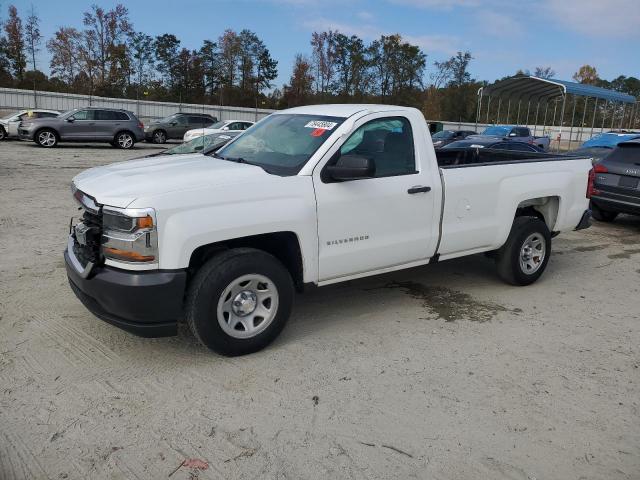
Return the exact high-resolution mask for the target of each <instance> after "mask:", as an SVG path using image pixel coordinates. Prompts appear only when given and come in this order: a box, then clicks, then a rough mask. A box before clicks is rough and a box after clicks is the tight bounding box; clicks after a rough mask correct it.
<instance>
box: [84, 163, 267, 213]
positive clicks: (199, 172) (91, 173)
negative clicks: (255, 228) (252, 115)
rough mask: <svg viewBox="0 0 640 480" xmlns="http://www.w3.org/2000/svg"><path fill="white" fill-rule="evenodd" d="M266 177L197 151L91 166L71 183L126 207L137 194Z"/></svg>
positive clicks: (102, 201) (261, 172) (102, 200)
mask: <svg viewBox="0 0 640 480" xmlns="http://www.w3.org/2000/svg"><path fill="white" fill-rule="evenodd" d="M265 176H269V174H268V173H266V172H265V171H264V170H263V169H262V168H260V167H256V166H255V165H247V164H240V163H235V162H231V161H227V160H220V159H217V158H213V157H209V156H206V155H202V154H200V153H196V154H189V155H165V156H160V157H153V158H143V159H140V160H130V161H127V162H119V163H113V164H111V165H105V166H102V167H96V168H91V169H89V170H86V171H84V172H82V173H80V174H79V175H77V176H76V177H74V179H73V183H74V185H75V186H76V188H78V189H79V190H81V191H83V192H84V193H86V194H88V195H90V196H92V197H93V198H94V199H95V200H96V201H97V202H98V203H100V204H104V205H110V206H113V207H119V208H126V207H127V206H129V205H130V204H131V203H132V202H133V201H134V200H136V199H137V198H140V197H147V198H148V197H150V196H153V195H161V194H165V193H170V192H176V191H181V190H193V189H196V188H199V187H205V186H208V187H215V186H220V185H231V184H239V183H244V182H250V181H255V180H259V179H260V177H262V178H264V177H265ZM152 206H153V205H149V207H152Z"/></svg>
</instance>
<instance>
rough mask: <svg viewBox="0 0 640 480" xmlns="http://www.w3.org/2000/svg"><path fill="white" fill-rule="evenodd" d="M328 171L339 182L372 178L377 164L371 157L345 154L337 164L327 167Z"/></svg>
mask: <svg viewBox="0 0 640 480" xmlns="http://www.w3.org/2000/svg"><path fill="white" fill-rule="evenodd" d="M327 173H328V174H329V176H330V177H331V178H332V179H333V180H337V181H339V182H344V181H348V180H358V179H361V178H371V177H373V176H375V174H376V164H375V162H374V161H373V160H372V159H371V158H367V157H362V156H360V155H343V156H341V157H340V158H339V159H338V161H337V162H336V164H335V165H330V166H328V167H327Z"/></svg>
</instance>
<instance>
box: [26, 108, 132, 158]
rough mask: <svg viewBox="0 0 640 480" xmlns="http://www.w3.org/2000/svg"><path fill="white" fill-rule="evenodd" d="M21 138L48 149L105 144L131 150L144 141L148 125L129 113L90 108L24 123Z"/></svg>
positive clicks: (111, 109) (110, 109)
mask: <svg viewBox="0 0 640 480" xmlns="http://www.w3.org/2000/svg"><path fill="white" fill-rule="evenodd" d="M18 135H19V136H20V139H22V140H32V141H34V142H36V143H37V144H38V145H40V146H41V147H46V148H51V147H55V146H56V145H57V144H58V142H105V143H110V144H111V145H112V146H114V147H116V148H124V149H129V148H132V147H133V146H134V144H135V143H136V142H139V141H141V140H144V125H142V122H140V120H138V119H137V118H136V116H135V115H134V114H133V113H132V112H129V111H127V110H119V109H113V108H99V107H88V108H77V109H75V110H70V111H68V112H65V113H62V114H61V115H59V116H57V117H55V118H38V119H33V120H26V121H22V122H21V123H20V125H19V126H18Z"/></svg>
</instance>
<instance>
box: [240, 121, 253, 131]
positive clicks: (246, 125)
mask: <svg viewBox="0 0 640 480" xmlns="http://www.w3.org/2000/svg"><path fill="white" fill-rule="evenodd" d="M251 125H253V124H252V123H247V122H244V123H242V124H241V127H240V130H246V129H247V128H250V127H251Z"/></svg>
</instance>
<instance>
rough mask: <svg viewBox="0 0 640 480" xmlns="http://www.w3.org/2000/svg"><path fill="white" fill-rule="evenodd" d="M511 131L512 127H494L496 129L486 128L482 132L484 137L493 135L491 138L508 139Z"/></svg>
mask: <svg viewBox="0 0 640 480" xmlns="http://www.w3.org/2000/svg"><path fill="white" fill-rule="evenodd" d="M510 131H511V127H499V126H494V127H487V128H485V129H484V132H482V134H483V135H491V136H495V137H506V136H507V135H509V132H510Z"/></svg>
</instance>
